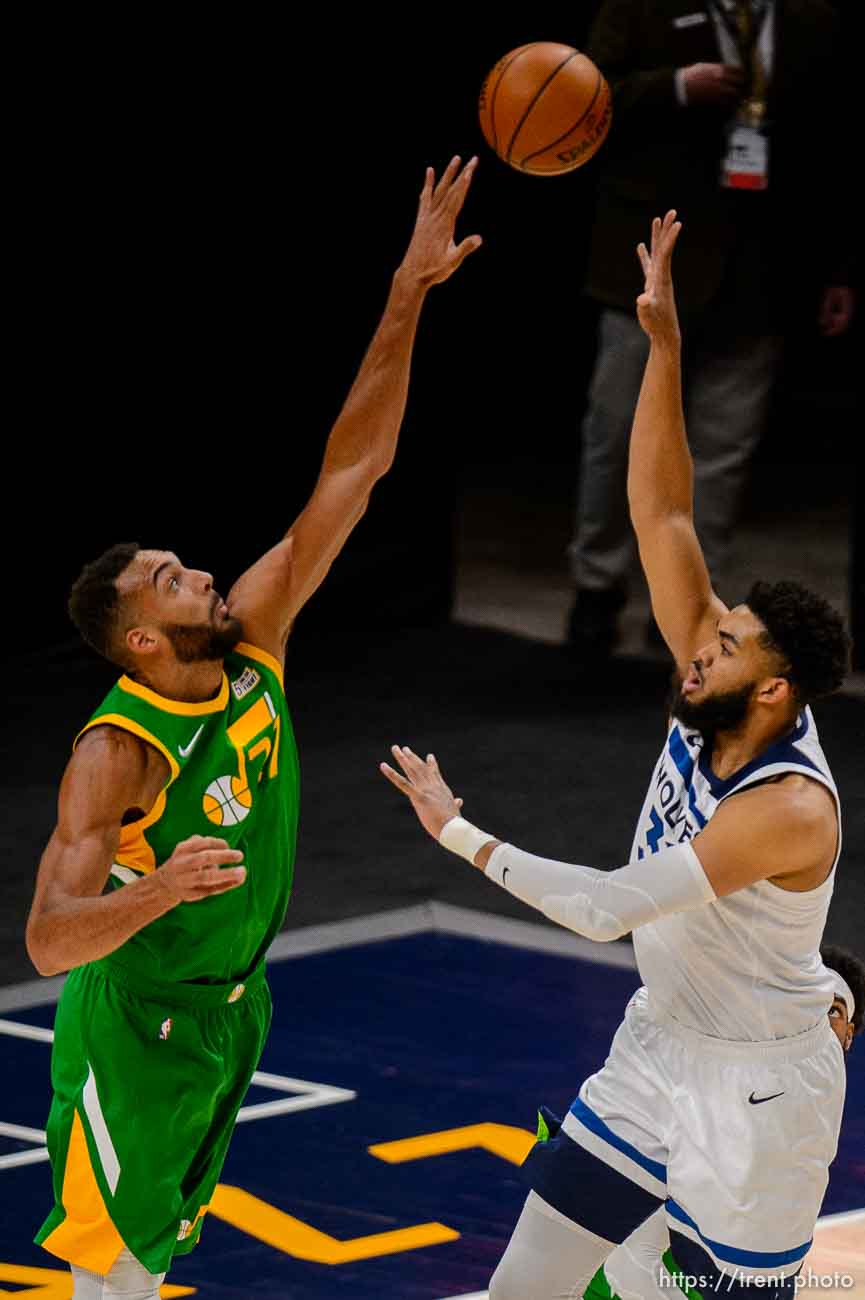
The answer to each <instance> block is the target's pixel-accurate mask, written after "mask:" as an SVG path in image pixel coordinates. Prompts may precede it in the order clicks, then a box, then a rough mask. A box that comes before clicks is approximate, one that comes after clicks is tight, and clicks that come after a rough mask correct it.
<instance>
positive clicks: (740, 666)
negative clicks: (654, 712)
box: [672, 605, 795, 732]
mask: <svg viewBox="0 0 865 1300" xmlns="http://www.w3.org/2000/svg"><path fill="white" fill-rule="evenodd" d="M764 633H765V628H764V627H763V624H762V623H761V622H760V620H759V619H758V618H757V617H756V616H755V615H754V614H753V613H752V612H751V610H750V609H748V607H747V605H737V606H736V608H735V609H732V610H730V611H729V612H728V613H726V614H725V615H724V616H723V618H721V619H719V621H718V624H717V627H716V629H715V635H714V637H713V638H712V640H711V641H709V642H707V643H706V645H704V646H702V647H701V648H700V650H698V652H697V655H696V656H695V658H694V660H693V661H692V663H691V665H690V667H689V669H688V673H687V676H686V677H685V680H684V682H683V683H682V686H681V689H680V691H679V694H678V696H677V697H676V700H675V703H674V705H673V709H672V712H673V713H674V714H675V716H676V717H677V718H679V719H680V720H681V721H682V722H684V723H685V725H686V726H689V727H696V728H697V729H698V730H700V731H703V732H714V731H727V730H731V729H732V728H734V727H737V726H739V725H740V724H741V723H742V722H743V721H744V720H745V718H746V717H747V715H748V713H749V711H750V710H751V709H752V707H755V706H757V705H769V706H771V707H780V708H783V709H794V708H795V700H794V696H793V692H792V688H791V686H790V683H789V681H788V680H787V678H786V677H785V676H784V675H783V668H784V665H783V664H782V663H781V662H780V660H779V657H778V655H777V654H776V653H774V652H773V651H771V650H767V649H766V647H765V646H764V645H763V644H762V640H761V638H762V637H763V635H764Z"/></svg>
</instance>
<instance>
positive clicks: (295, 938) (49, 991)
mask: <svg viewBox="0 0 865 1300" xmlns="http://www.w3.org/2000/svg"><path fill="white" fill-rule="evenodd" d="M427 933H433V934H456V935H460V936H462V937H464V938H471V939H484V940H487V941H489V942H491V943H504V944H508V945H509V946H510V947H512V948H525V949H528V950H530V951H533V952H548V953H552V954H553V955H554V956H559V957H577V958H579V959H580V961H588V962H592V963H593V965H596V966H616V967H618V968H619V969H621V970H636V969H637V964H636V961H635V960H634V951H633V948H632V947H631V945H630V944H629V943H593V942H592V940H591V939H583V938H582V937H581V936H580V935H578V934H573V933H571V931H569V930H564V929H563V928H562V927H561V926H559V925H552V924H550V925H543V924H538V922H536V921H521V920H519V919H518V918H516V917H509V916H498V915H496V914H495V913H493V912H483V911H475V909H474V908H470V907H456V906H454V905H453V904H451V903H438V902H434V901H432V900H431V901H429V902H427V903H416V904H415V905H414V906H413V907H395V908H393V909H392V910H390V911H387V912H372V913H371V914H370V915H369V916H357V917H352V918H350V919H348V920H345V921H329V922H328V923H327V924H325V925H307V926H303V927H301V928H300V929H299V930H283V931H282V932H281V934H278V935H277V936H276V938H275V939H274V941H273V943H272V944H271V946H270V949H269V951H268V954H267V960H268V961H269V962H271V961H290V960H292V959H293V958H297V957H307V956H309V955H310V954H312V953H320V952H333V951H335V950H336V949H339V948H353V947H355V946H356V945H357V944H362V943H381V942H383V941H385V940H387V939H404V938H406V937H408V936H410V935H413V934H427ZM64 980H65V976H63V975H57V976H53V977H52V978H51V979H44V980H26V981H24V983H21V984H10V985H8V986H7V987H6V988H4V989H0V1011H28V1010H29V1009H30V1008H31V1007H41V1006H50V1005H52V1004H53V1003H55V1002H56V1001H57V999H58V998H59V997H60V992H61V989H62V988H63V983H64Z"/></svg>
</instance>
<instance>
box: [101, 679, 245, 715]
mask: <svg viewBox="0 0 865 1300" xmlns="http://www.w3.org/2000/svg"><path fill="white" fill-rule="evenodd" d="M117 685H118V686H119V687H120V689H121V690H122V691H126V692H127V693H128V694H129V695H137V696H138V698H139V699H140V700H144V701H145V702H146V703H147V704H152V705H153V706H154V708H157V709H161V710H162V712H163V713H182V714H184V715H186V716H187V717H196V718H197V717H201V715H202V714H203V713H221V712H222V710H223V709H224V708H225V706H226V704H227V703H228V678H227V677H226V675H225V673H223V674H222V685H221V686H220V688H219V694H218V695H217V696H216V699H213V700H202V701H201V702H200V703H198V704H187V703H186V702H185V701H183V700H170V699H169V698H168V696H167V695H159V694H157V692H156V691H152V690H151V689H150V687H149V686H142V685H141V683H140V682H134V681H133V680H132V678H131V677H127V676H126V674H125V673H124V675H123V676H122V677H121V678H120V680H119V681H118V683H117Z"/></svg>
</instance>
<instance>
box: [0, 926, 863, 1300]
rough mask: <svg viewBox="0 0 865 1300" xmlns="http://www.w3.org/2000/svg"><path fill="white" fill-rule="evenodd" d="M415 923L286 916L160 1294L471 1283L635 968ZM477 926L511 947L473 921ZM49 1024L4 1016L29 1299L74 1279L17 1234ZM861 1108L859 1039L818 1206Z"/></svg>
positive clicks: (1, 1211)
mask: <svg viewBox="0 0 865 1300" xmlns="http://www.w3.org/2000/svg"><path fill="white" fill-rule="evenodd" d="M448 910H449V911H450V912H451V913H452V914H453V915H454V916H456V913H457V911H458V909H448ZM408 911H413V912H415V913H417V912H418V911H419V909H408ZM393 915H394V916H396V914H393ZM353 924H354V929H353V930H352V925H353ZM422 925H423V922H418V920H417V916H416V915H415V917H414V921H413V923H412V924H410V925H407V926H406V927H405V928H407V929H409V930H414V931H415V932H414V933H408V934H405V935H403V936H402V937H398V936H397V937H391V938H380V939H377V940H375V939H370V938H369V937H368V936H369V933H370V931H366V932H364V930H363V927H362V926H361V927H358V925H357V923H348V930H347V931H346V932H345V933H344V934H343V935H342V937H341V938H340V939H339V943H340V944H341V945H342V946H338V947H333V946H329V945H330V943H331V942H332V940H328V943H327V944H326V945H325V947H326V950H325V951H307V952H305V953H303V946H304V945H303V943H302V942H301V946H300V948H298V943H297V940H298V935H300V936H302V935H303V932H298V935H295V936H293V937H292V936H284V937H281V939H280V940H278V945H279V944H280V943H282V944H283V946H284V947H287V949H288V953H287V956H286V957H285V958H284V959H282V960H276V961H273V962H272V963H271V965H270V982H271V987H272V990H273V998H274V1005H275V1011H274V1023H273V1030H272V1033H271V1037H270V1041H269V1043H268V1046H267V1049H266V1051H265V1054H264V1058H263V1060H262V1062H261V1067H260V1073H259V1075H257V1076H256V1083H255V1085H254V1086H253V1087H252V1088H251V1089H250V1093H249V1096H248V1099H247V1106H246V1108H245V1113H243V1114H242V1122H241V1123H240V1124H239V1125H238V1127H237V1130H236V1132H235V1135H234V1139H233V1143H232V1147H231V1151H230V1153H229V1157H228V1161H227V1163H226V1166H225V1169H224V1171H223V1178H222V1184H221V1186H220V1190H219V1192H218V1193H217V1196H216V1198H215V1200H214V1204H213V1207H212V1210H211V1213H210V1214H209V1215H208V1217H207V1219H206V1220H205V1226H204V1232H203V1236H202V1241H201V1245H200V1246H199V1248H198V1249H197V1250H196V1251H194V1252H193V1253H192V1254H191V1255H189V1256H187V1257H185V1258H183V1259H180V1260H179V1261H178V1263H177V1265H176V1267H175V1268H174V1269H173V1270H172V1272H171V1274H170V1276H169V1279H168V1280H169V1282H170V1283H171V1284H172V1288H173V1289H172V1290H171V1291H170V1292H169V1291H168V1290H167V1289H166V1291H165V1292H164V1294H166V1295H168V1294H172V1295H182V1294H193V1293H194V1294H196V1295H197V1296H198V1297H200V1300H244V1298H246V1297H268V1300H283V1298H285V1300H289V1298H290V1300H339V1297H343V1296H345V1297H352V1298H353V1300H391V1298H393V1300H444V1298H445V1297H448V1298H450V1297H468V1296H474V1295H475V1294H477V1293H483V1292H484V1291H485V1289H486V1286H487V1283H488V1280H489V1277H490V1274H491V1273H492V1271H493V1269H494V1267H495V1265H496V1262H497V1261H498V1259H499V1257H500V1255H501V1253H502V1251H503V1249H504V1247H505V1245H506V1242H507V1239H508V1236H509V1234H510V1231H511V1229H512V1227H513V1224H514V1222H515V1220H516V1217H517V1214H518V1212H519V1208H520V1206H521V1204H522V1200H523V1197H524V1194H525V1193H524V1189H523V1187H522V1185H521V1183H520V1178H519V1171H518V1167H517V1163H516V1161H518V1160H519V1159H520V1156H521V1153H522V1152H524V1151H525V1149H526V1147H527V1144H528V1143H529V1141H530V1138H529V1134H530V1132H531V1131H532V1130H533V1129H534V1123H535V1108H536V1106H537V1104H538V1103H540V1102H545V1103H546V1104H547V1105H549V1106H550V1107H551V1108H552V1109H554V1110H559V1112H560V1113H561V1112H563V1111H564V1110H565V1109H566V1108H567V1106H568V1105H569V1104H570V1102H571V1100H572V1099H573V1096H574V1095H575V1093H576V1091H577V1088H578V1086H579V1084H580V1082H581V1080H582V1079H583V1077H584V1076H585V1075H586V1074H587V1073H589V1072H590V1071H592V1070H594V1069H596V1068H597V1067H598V1066H600V1065H601V1064H602V1062H603V1060H604V1058H605V1055H606V1050H607V1048H608V1045H609V1042H610V1039H611V1037H612V1034H613V1032H614V1030H615V1028H616V1026H617V1024H618V1022H619V1020H620V1018H621V1014H622V1011H623V1009H624V1007H625V1004H626V1002H627V1000H628V997H629V996H630V994H631V993H632V992H633V990H634V989H635V988H636V987H637V984H638V979H637V975H636V972H635V971H634V970H633V968H632V966H631V957H630V950H629V949H627V948H623V947H622V946H620V945H610V946H609V947H610V948H611V949H615V951H614V952H611V953H606V952H602V953H600V955H601V956H603V957H604V958H605V959H606V960H610V959H614V960H615V961H616V962H617V965H607V964H604V965H601V964H598V962H597V961H589V960H587V959H586V956H587V954H588V953H589V952H591V951H593V949H592V948H591V946H590V945H586V944H583V943H582V942H581V941H579V940H576V941H574V942H573V943H572V942H571V940H570V937H569V936H567V935H562V936H559V935H556V937H555V940H551V939H550V937H549V932H548V931H543V930H542V927H537V926H529V925H526V926H523V927H520V926H519V924H518V923H514V922H507V921H498V922H497V921H494V920H491V919H489V918H484V917H482V916H478V918H477V922H476V923H475V922H472V921H471V920H469V919H467V914H465V913H463V914H462V918H461V919H460V922H459V925H457V926H456V929H458V930H462V931H463V933H454V932H452V931H451V932H448V930H447V928H444V929H443V928H442V927H441V926H439V928H437V929H433V930H430V929H426V930H425V929H423V928H422ZM473 926H474V927H475V928H476V929H480V930H481V931H483V932H484V933H485V934H487V935H496V934H502V933H503V934H504V935H505V937H506V938H507V939H508V942H501V941H496V939H494V938H489V937H488V938H477V937H471V936H470V935H469V934H467V933H465V931H466V930H470V929H472V927H473ZM497 926H498V927H502V928H501V929H499V930H497V929H496V927H497ZM322 929H323V930H324V929H330V927H323V928H322ZM398 930H399V925H398V924H392V925H391V926H390V931H391V932H394V931H397V932H398ZM533 932H536V933H537V934H538V936H539V937H538V939H537V940H535V939H534V938H532V933H533ZM372 933H374V927H373V931H372ZM365 934H366V940H365V941H358V940H360V939H363V938H364V935H365ZM352 936H354V937H352ZM524 937H525V939H524ZM524 941H525V942H529V943H532V944H533V945H536V946H531V947H525V946H519V945H521V944H522V943H523V942H524ZM346 945H347V946H346ZM537 945H539V946H537ZM307 946H308V947H313V948H314V946H315V945H314V944H307ZM545 948H546V949H547V950H544V949H545ZM594 951H598V949H597V948H595V949H594ZM570 952H573V953H575V954H579V955H575V956H572V955H567V954H568V953H570ZM3 1005H6V1006H7V1007H8V1006H9V1002H8V1000H7V1002H6V1003H5V1004H4V1003H2V1002H0V1007H2V1006H3ZM52 1021H53V1006H50V1005H42V1006H30V1007H26V1006H18V1007H16V1008H14V1009H12V1010H6V1011H3V1012H2V1019H0V1067H2V1068H0V1295H3V1294H10V1295H11V1294H14V1295H25V1296H26V1295H30V1294H32V1295H33V1296H38V1297H40V1300H64V1298H65V1297H68V1296H69V1295H70V1290H69V1286H68V1281H67V1279H68V1273H66V1272H65V1270H63V1268H62V1266H61V1264H60V1261H58V1260H55V1259H53V1257H52V1256H49V1255H47V1254H46V1253H45V1252H44V1251H42V1250H41V1249H40V1248H38V1247H37V1246H35V1245H33V1244H32V1242H31V1238H32V1234H33V1232H34V1230H35V1229H36V1227H37V1225H38V1224H39V1223H40V1222H41V1220H42V1218H43V1216H44V1214H45V1213H46V1211H47V1209H48V1206H49V1166H48V1164H47V1163H46V1162H45V1159H44V1152H43V1150H42V1147H43V1144H42V1142H41V1137H40V1134H41V1131H42V1130H43V1129H44V1125H45V1119H46V1115H47V1111H48V1104H49V1078H48V1067H49V1052H50V1027H51V1024H52ZM25 1027H32V1028H25ZM21 1035H28V1036H21ZM863 1103H865V1044H858V1045H857V1047H854V1051H853V1053H852V1056H851V1058H850V1071H849V1086H848V1102H847V1120H846V1123H845V1128H844V1133H843V1135H842V1145H841V1150H840V1153H839V1156H838V1159H837V1162H836V1164H835V1166H834V1169H833V1177H832V1182H831V1185H830V1189H829V1193H828V1196H827V1200H826V1204H825V1206H824V1212H825V1213H836V1212H839V1211H846V1210H853V1209H859V1208H861V1207H862V1206H863V1202H865V1197H863V1192H862V1186H863V1173H865V1168H863V1162H865V1104H863ZM407 1139H416V1140H415V1141H413V1142H406V1140H407ZM155 1140H158V1135H156V1139H155ZM371 1148H373V1150H371ZM54 1269H56V1270H57V1272H56V1273H55V1272H53V1271H51V1272H48V1273H45V1272H40V1270H54Z"/></svg>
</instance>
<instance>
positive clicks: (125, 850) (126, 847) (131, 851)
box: [114, 777, 174, 875]
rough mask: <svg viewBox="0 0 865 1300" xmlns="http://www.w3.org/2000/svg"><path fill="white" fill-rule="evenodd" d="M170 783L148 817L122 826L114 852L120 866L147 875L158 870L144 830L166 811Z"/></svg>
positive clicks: (161, 791)
mask: <svg viewBox="0 0 865 1300" xmlns="http://www.w3.org/2000/svg"><path fill="white" fill-rule="evenodd" d="M173 779H174V778H173V777H172V780H173ZM168 785H171V781H169V782H168ZM168 785H166V786H165V787H164V788H163V789H162V790H160V792H159V798H158V799H157V800H156V803H155V804H154V805H153V807H152V808H151V809H150V812H149V813H148V814H147V816H146V817H142V818H141V820H140V821H137V822H130V823H129V825H128V826H121V827H120V841H119V843H118V845H117V852H116V853H115V854H114V859H115V861H116V862H117V864H118V866H121V867H133V868H134V869H135V870H136V871H143V872H144V873H145V875H147V874H149V873H150V872H151V871H155V870H156V854H155V853H154V852H153V849H152V848H151V847H150V845H149V844H148V843H147V840H146V839H145V837H144V832H145V831H146V830H147V828H148V826H152V825H153V824H154V823H155V822H158V821H159V818H160V817H161V816H162V814H163V813H164V812H165V804H166V802H167V800H168Z"/></svg>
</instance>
